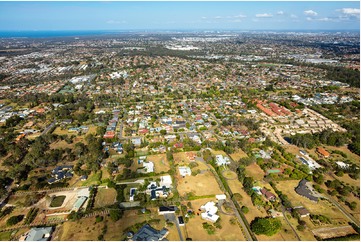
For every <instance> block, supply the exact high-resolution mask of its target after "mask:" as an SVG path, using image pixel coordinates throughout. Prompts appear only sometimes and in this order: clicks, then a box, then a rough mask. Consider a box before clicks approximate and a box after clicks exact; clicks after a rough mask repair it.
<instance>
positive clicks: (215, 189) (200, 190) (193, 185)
mask: <svg viewBox="0 0 361 242" xmlns="http://www.w3.org/2000/svg"><path fill="white" fill-rule="evenodd" d="M177 189H178V192H179V194H180V195H181V196H184V195H185V194H186V193H189V192H193V193H194V194H195V195H196V196H204V195H216V194H223V192H222V191H221V189H220V188H219V186H218V183H217V180H216V178H215V177H214V176H213V173H211V172H210V171H204V172H203V173H202V174H198V175H196V176H187V177H185V178H184V179H178V185H177Z"/></svg>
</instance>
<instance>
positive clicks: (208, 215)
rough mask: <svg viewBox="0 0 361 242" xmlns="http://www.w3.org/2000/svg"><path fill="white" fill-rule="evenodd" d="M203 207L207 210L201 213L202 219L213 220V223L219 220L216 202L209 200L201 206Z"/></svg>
mask: <svg viewBox="0 0 361 242" xmlns="http://www.w3.org/2000/svg"><path fill="white" fill-rule="evenodd" d="M201 209H202V210H204V211H205V212H203V213H201V217H202V219H205V220H208V221H211V222H212V223H215V222H217V220H218V218H219V216H218V215H217V214H216V213H217V212H218V208H217V206H216V204H215V202H207V203H206V204H204V205H202V206H201Z"/></svg>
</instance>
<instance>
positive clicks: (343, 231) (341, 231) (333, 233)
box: [312, 225, 356, 239]
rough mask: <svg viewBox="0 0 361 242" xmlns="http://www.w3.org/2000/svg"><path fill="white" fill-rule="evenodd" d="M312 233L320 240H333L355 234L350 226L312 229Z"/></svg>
mask: <svg viewBox="0 0 361 242" xmlns="http://www.w3.org/2000/svg"><path fill="white" fill-rule="evenodd" d="M312 233H313V234H314V235H315V236H317V237H319V238H321V239H328V238H335V237H341V236H346V235H349V234H356V231H355V230H354V229H353V228H352V227H351V226H349V225H348V226H341V227H334V228H321V229H314V230H312Z"/></svg>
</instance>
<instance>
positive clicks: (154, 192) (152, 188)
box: [146, 176, 172, 200]
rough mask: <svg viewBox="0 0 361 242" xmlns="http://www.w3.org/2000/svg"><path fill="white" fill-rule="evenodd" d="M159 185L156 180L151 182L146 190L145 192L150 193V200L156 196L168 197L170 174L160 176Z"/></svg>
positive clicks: (170, 183)
mask: <svg viewBox="0 0 361 242" xmlns="http://www.w3.org/2000/svg"><path fill="white" fill-rule="evenodd" d="M160 179H161V180H160V182H159V185H158V184H157V182H151V183H150V184H149V185H148V187H147V190H146V194H148V195H150V198H151V200H155V199H157V198H158V197H168V194H169V193H170V191H169V190H170V188H171V186H172V178H171V177H170V176H161V177H160Z"/></svg>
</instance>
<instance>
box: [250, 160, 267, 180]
mask: <svg viewBox="0 0 361 242" xmlns="http://www.w3.org/2000/svg"><path fill="white" fill-rule="evenodd" d="M246 174H247V176H250V177H253V179H254V180H256V181H257V180H258V181H260V180H262V179H263V177H264V175H265V173H264V171H263V170H262V169H261V167H259V165H257V163H252V164H251V165H249V166H247V167H246Z"/></svg>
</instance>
